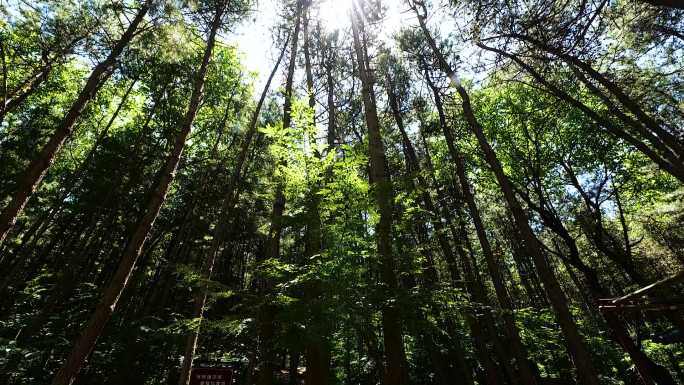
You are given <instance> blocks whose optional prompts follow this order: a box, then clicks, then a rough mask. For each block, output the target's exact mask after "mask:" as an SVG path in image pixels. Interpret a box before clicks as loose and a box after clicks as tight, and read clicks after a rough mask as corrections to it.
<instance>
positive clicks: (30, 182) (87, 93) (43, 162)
mask: <svg viewBox="0 0 684 385" xmlns="http://www.w3.org/2000/svg"><path fill="white" fill-rule="evenodd" d="M151 4H152V1H151V0H146V1H145V2H144V3H143V4H142V6H141V7H140V9H139V10H138V13H137V14H136V16H135V18H134V19H133V21H132V22H131V24H130V25H129V26H128V28H127V29H126V32H124V34H123V35H122V36H121V39H119V41H118V42H117V43H116V44H115V45H114V48H112V51H111V52H110V53H109V55H108V56H107V58H106V59H105V60H104V61H103V62H101V63H99V64H98V65H97V66H95V68H94V69H93V72H92V73H91V74H90V77H89V78H88V80H87V81H86V84H85V86H84V87H83V89H82V90H81V93H80V94H79V95H78V98H77V99H76V101H75V102H74V103H73V104H72V105H71V108H70V109H69V111H68V112H67V114H66V116H65V117H64V120H63V121H62V123H61V124H60V127H59V128H58V129H57V131H55V133H54V134H53V135H52V137H51V138H50V140H49V141H48V142H47V143H46V144H45V146H44V147H43V149H42V150H41V151H40V153H39V154H38V155H37V157H36V159H34V160H33V161H32V162H31V164H30V165H29V166H28V168H27V169H26V172H25V173H24V175H23V176H22V177H21V179H20V180H19V183H18V185H17V190H16V191H15V193H14V195H13V196H12V199H11V201H10V202H9V204H8V205H7V206H6V207H5V208H4V209H3V210H2V213H0V243H2V241H4V239H5V237H6V236H7V233H8V232H9V230H10V229H11V228H12V227H13V226H14V224H15V223H16V221H17V217H18V216H19V214H20V213H21V211H22V210H23V209H24V206H26V203H27V202H28V200H29V198H30V197H31V195H32V194H33V192H34V191H35V190H36V188H37V187H38V185H39V184H40V182H41V181H42V180H43V177H44V176H45V173H46V172H47V170H48V168H49V167H50V165H52V163H53V162H54V160H55V157H56V155H57V153H58V152H59V150H60V149H61V148H62V145H63V144H64V142H65V141H66V139H67V138H68V137H69V136H70V135H71V133H72V131H73V129H74V125H75V123H76V120H77V119H78V117H79V116H80V115H81V112H82V111H83V109H84V108H85V106H86V105H87V104H88V102H89V101H90V99H92V98H93V97H94V96H95V93H96V92H97V89H98V87H99V86H100V84H102V83H103V82H104V81H105V80H106V79H107V78H108V77H109V75H110V74H111V69H112V67H113V66H114V65H115V64H116V60H117V58H118V57H119V55H121V52H123V50H124V48H126V46H127V45H128V44H129V43H130V41H131V40H132V39H133V36H134V35H135V31H136V30H137V29H138V25H139V24H140V23H141V22H142V21H143V19H144V18H145V15H146V14H147V11H148V10H149V9H150V6H151Z"/></svg>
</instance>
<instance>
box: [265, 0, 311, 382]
mask: <svg viewBox="0 0 684 385" xmlns="http://www.w3.org/2000/svg"><path fill="white" fill-rule="evenodd" d="M295 12H296V15H295V20H294V26H293V29H294V32H293V34H292V44H291V47H290V61H289V63H288V68H287V77H286V79H285V93H284V97H285V102H284V103H283V129H289V128H290V127H291V126H292V116H291V112H292V111H291V110H292V89H293V82H294V72H295V67H296V64H297V49H298V43H299V30H300V22H301V14H302V3H301V1H297V9H296V11H295ZM285 45H287V42H286V43H285ZM284 187H285V186H283V183H282V181H277V182H276V186H275V196H274V198H273V209H272V211H271V223H270V228H269V231H268V237H267V239H266V250H265V255H264V257H265V258H264V259H265V260H268V259H274V258H278V257H279V256H280V236H281V233H282V230H283V213H284V211H285V194H284ZM261 286H262V287H261V288H260V292H261V293H260V294H261V295H264V296H265V295H266V294H267V293H268V292H269V291H270V290H271V289H272V283H271V282H268V281H264V282H262V285H261ZM276 312H277V309H276V307H275V305H273V304H271V303H265V304H263V305H261V308H260V309H259V310H258V313H259V314H258V316H257V324H258V335H259V346H258V348H259V352H260V353H261V357H260V359H259V361H260V369H259V376H258V378H257V384H258V385H271V384H272V383H273V372H274V370H275V351H274V349H273V344H274V341H273V337H274V335H275V327H276V325H275V317H276Z"/></svg>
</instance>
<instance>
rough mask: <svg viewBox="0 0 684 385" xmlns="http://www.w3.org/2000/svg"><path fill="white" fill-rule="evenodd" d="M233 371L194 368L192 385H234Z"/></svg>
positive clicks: (191, 375)
mask: <svg viewBox="0 0 684 385" xmlns="http://www.w3.org/2000/svg"><path fill="white" fill-rule="evenodd" d="M232 384H233V369H228V368H223V369H218V368H193V369H192V372H190V385H232Z"/></svg>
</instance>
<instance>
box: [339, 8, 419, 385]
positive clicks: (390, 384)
mask: <svg viewBox="0 0 684 385" xmlns="http://www.w3.org/2000/svg"><path fill="white" fill-rule="evenodd" d="M352 29H353V35H354V48H355V51H356V58H357V64H358V67H359V77H360V78H361V83H362V89H361V94H362V98H363V105H364V111H365V114H364V115H365V118H366V125H367V127H368V151H369V158H370V180H371V183H372V185H373V188H374V190H375V200H376V204H377V206H378V211H379V213H380V220H379V223H378V225H377V227H376V234H377V248H378V255H379V257H380V261H381V276H382V281H383V284H384V285H385V287H386V289H387V294H388V295H389V296H394V293H395V291H396V290H397V288H398V285H397V278H396V273H395V260H394V256H393V252H392V211H393V210H392V201H393V191H392V182H391V180H390V178H389V175H388V173H387V164H386V163H387V160H386V159H385V150H384V145H383V143H382V136H381V133H380V124H379V120H378V116H377V110H376V103H375V95H374V92H373V80H372V75H371V73H370V70H369V68H368V67H367V64H366V55H365V54H364V46H363V45H362V41H361V37H360V32H362V31H363V25H362V21H361V17H360V16H359V14H358V10H357V9H356V6H354V10H353V15H352ZM395 302H396V301H391V300H388V301H385V303H384V305H383V308H382V326H383V332H384V333H383V338H384V346H385V360H386V368H385V374H384V384H385V385H402V384H406V383H407V382H408V368H407V362H406V353H405V351H404V344H403V338H402V323H401V315H400V313H399V309H398V308H397V305H396V303H395Z"/></svg>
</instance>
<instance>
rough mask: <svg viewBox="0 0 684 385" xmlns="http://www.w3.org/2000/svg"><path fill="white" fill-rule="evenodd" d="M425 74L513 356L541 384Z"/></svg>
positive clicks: (527, 378)
mask: <svg viewBox="0 0 684 385" xmlns="http://www.w3.org/2000/svg"><path fill="white" fill-rule="evenodd" d="M419 20H420V21H421V25H422V26H425V24H424V22H423V21H422V19H419ZM424 33H425V35H426V36H427V38H428V39H431V37H430V35H429V32H428V30H427V27H426V26H425V27H424ZM431 45H432V44H431ZM435 47H436V46H435ZM425 76H426V80H427V81H428V85H429V86H430V88H431V90H432V91H433V97H434V99H435V104H436V106H437V111H438V115H439V119H440V126H441V127H442V131H443V133H444V137H445V138H446V142H447V146H448V150H449V155H450V156H451V158H452V160H453V161H454V163H455V166H456V175H457V176H458V180H459V183H460V190H461V194H462V195H463V199H464V201H465V203H466V204H467V207H468V211H469V213H470V218H471V220H472V222H473V225H474V226H475V231H476V233H477V237H478V240H479V242H480V246H481V247H482V254H483V255H484V257H485V261H486V262H487V269H488V271H489V275H490V277H491V278H492V283H493V284H494V289H495V293H496V297H497V300H498V302H499V306H501V309H502V313H503V314H502V318H503V320H504V330H505V332H506V335H507V336H508V338H509V340H510V344H511V346H510V348H511V350H512V352H513V355H514V357H515V359H516V361H517V362H518V371H519V372H520V373H519V375H520V381H521V383H523V384H528V385H534V384H536V383H537V380H536V378H535V376H534V372H533V370H532V368H531V367H530V361H529V359H528V355H527V350H526V348H525V346H524V344H523V343H522V338H521V337H520V333H519V331H518V327H517V325H516V324H515V317H514V312H513V311H514V307H513V302H512V300H511V298H510V295H509V293H508V290H507V289H506V285H505V283H504V277H503V274H502V273H501V266H500V263H499V261H497V259H496V258H495V256H494V253H493V251H492V247H491V244H490V243H489V238H488V236H487V233H486V230H485V227H484V223H483V221H482V217H481V216H480V210H479V208H478V207H477V203H476V202H475V196H474V193H473V192H472V190H471V186H470V181H469V178H468V176H467V171H466V166H465V160H464V159H463V155H462V154H461V152H460V150H459V149H458V147H456V144H455V139H454V137H453V134H452V132H451V130H450V129H449V127H448V126H447V123H446V116H445V114H444V108H443V105H442V99H441V96H440V95H439V91H438V89H437V88H436V87H435V85H434V84H433V83H432V80H431V78H430V75H429V73H428V72H427V69H426V73H425Z"/></svg>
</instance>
